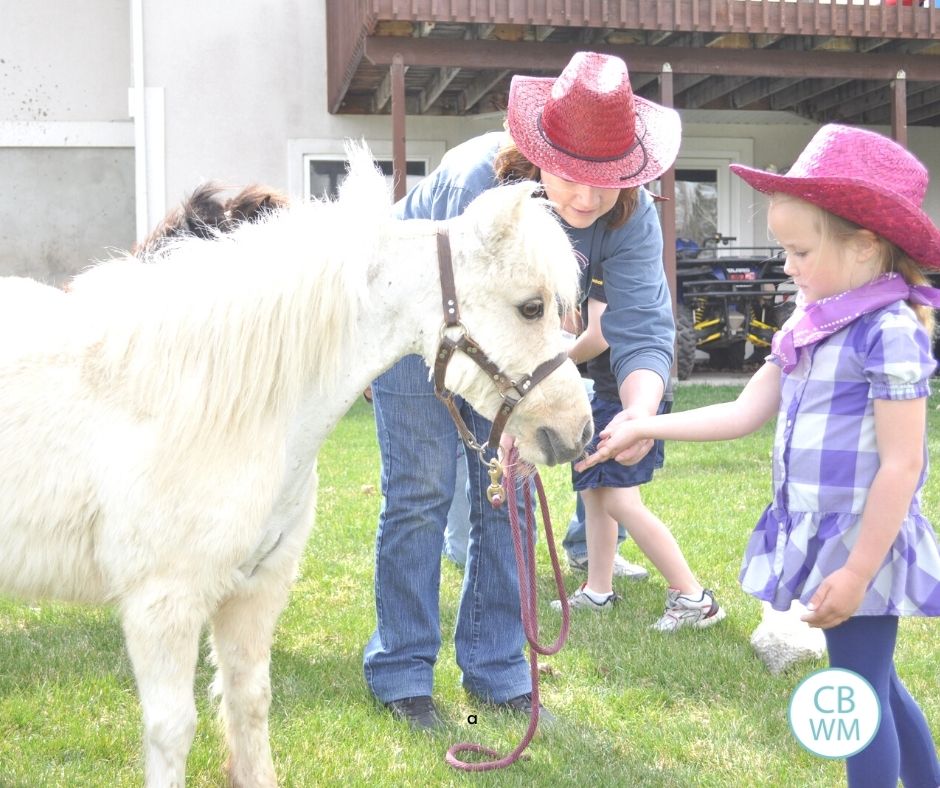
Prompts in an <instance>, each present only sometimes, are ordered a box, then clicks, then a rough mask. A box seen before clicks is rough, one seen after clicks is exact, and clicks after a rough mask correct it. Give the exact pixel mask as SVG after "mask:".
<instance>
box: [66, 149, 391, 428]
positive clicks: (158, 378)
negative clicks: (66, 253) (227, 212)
mask: <svg viewBox="0 0 940 788" xmlns="http://www.w3.org/2000/svg"><path fill="white" fill-rule="evenodd" d="M347 183H349V187H348V188H346V189H344V190H343V192H342V193H341V196H340V199H339V200H338V201H335V202H330V201H316V202H312V203H304V204H299V205H294V206H290V207H286V208H280V209H278V210H276V211H274V212H271V213H270V214H268V215H266V216H264V217H261V218H260V219H258V220H257V221H256V222H253V223H243V224H241V225H239V226H238V227H236V228H235V229H234V230H232V231H231V232H230V233H226V234H220V235H217V236H214V237H212V238H209V239H202V238H195V237H186V238H183V239H182V240H175V241H172V242H171V243H169V244H167V245H166V246H164V247H163V248H161V249H160V251H159V252H158V253H157V254H156V255H154V256H152V257H151V258H150V259H149V261H148V262H141V261H140V260H139V259H137V258H133V257H130V256H128V257H125V258H123V259H119V260H113V261H109V262H106V263H102V264H100V265H98V266H95V267H93V268H91V269H89V270H88V271H86V272H85V273H83V274H81V275H80V276H79V277H77V278H76V280H75V281H74V282H73V285H72V296H73V298H74V299H75V304H76V306H77V307H78V309H79V311H80V312H81V313H82V314H83V316H84V319H85V320H86V321H89V322H90V323H91V325H93V326H94V328H93V329H92V333H91V334H90V335H89V336H87V337H86V338H85V344H86V348H87V349H86V350H85V358H84V361H83V365H82V371H83V376H84V378H85V380H86V383H87V384H88V385H90V386H92V387H94V389H95V390H96V394H97V396H100V397H104V398H107V399H109V400H111V401H114V402H115V403H116V404H119V405H120V406H121V407H123V408H124V409H126V410H128V411H130V412H131V413H132V414H133V415H135V416H137V417H140V418H142V419H163V420H166V419H167V418H169V417H170V416H171V415H172V417H173V418H175V419H176V420H177V423H175V424H166V423H163V424H161V427H162V429H164V430H165V431H171V432H172V433H173V434H174V437H175V439H176V440H179V441H183V440H203V441H204V440H209V439H211V436H225V435H230V436H232V438H233V439H234V438H235V436H236V435H241V436H243V437H245V438H246V439H248V440H250V439H251V436H252V434H253V432H254V431H256V430H258V429H260V428H261V423H260V421H259V420H261V421H263V420H265V419H269V418H271V417H277V416H278V415H279V414H283V413H284V412H285V408H286V409H290V408H291V407H293V406H294V405H295V404H296V403H297V402H298V400H299V398H300V397H301V396H303V395H304V394H305V393H307V392H306V391H304V390H303V387H304V386H305V385H306V386H308V387H310V389H311V392H312V391H328V390H329V389H330V387H331V386H332V385H333V384H334V383H335V381H336V380H337V378H338V376H339V374H340V373H341V370H342V366H343V364H344V363H349V362H348V359H349V353H348V352H347V350H348V348H349V347H350V345H351V343H353V342H354V341H355V327H356V325H357V319H358V316H359V313H360V310H361V308H362V304H361V301H362V299H363V297H364V294H365V292H366V277H367V268H368V266H369V263H370V262H371V259H372V257H373V255H374V253H375V250H376V249H377V248H378V245H379V238H380V235H381V233H382V228H383V227H384V226H385V224H386V223H387V221H389V219H388V217H389V215H390V201H389V198H388V190H387V187H386V185H385V182H384V179H383V178H382V176H381V174H380V173H378V172H377V171H376V170H375V169H374V167H373V166H372V164H371V160H370V161H369V163H368V164H365V165H364V164H363V163H362V162H361V160H360V161H359V163H358V164H354V165H353V169H352V171H351V173H350V177H349V178H348V179H347ZM352 191H354V192H355V196H347V194H346V192H352ZM363 195H368V196H369V199H370V200H371V204H364V203H363ZM169 398H174V399H175V400H176V402H175V403H174V407H172V408H167V407H165V403H166V402H167V400H168V399H169ZM180 400H182V401H180ZM250 419H255V421H257V422H258V423H256V424H248V423H247V422H248V421H249V420H250ZM246 430H247V432H246Z"/></svg>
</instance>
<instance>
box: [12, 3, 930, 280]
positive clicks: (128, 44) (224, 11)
mask: <svg viewBox="0 0 940 788" xmlns="http://www.w3.org/2000/svg"><path fill="white" fill-rule="evenodd" d="M133 4H134V0H72V2H68V3H63V2H61V1H60V0H31V2H28V3H22V2H16V0H0V151H2V153H3V155H4V157H5V158H4V161H5V162H6V163H7V166H5V167H4V169H3V170H0V179H3V184H4V186H5V188H4V189H0V227H5V228H22V229H6V230H5V231H2V232H0V273H4V272H11V271H13V270H17V271H19V270H29V271H32V270H41V266H40V268H39V269H36V268H35V266H34V265H33V263H32V262H27V263H25V264H24V263H23V261H24V260H27V261H33V260H37V259H41V258H43V256H45V257H49V255H50V254H51V255H52V256H54V257H55V258H56V259H63V258H64V259H68V258H74V259H75V260H76V261H77V262H76V267H81V265H84V264H85V262H86V261H87V260H88V259H89V258H91V257H94V256H97V254H98V253H99V252H100V250H102V249H104V248H105V247H106V246H128V245H129V244H130V243H131V242H132V240H133V237H134V233H135V227H134V203H135V191H134V183H135V174H134V158H133V157H134V147H133V146H134V134H133V120H132V119H131V116H130V110H129V95H128V92H129V88H131V87H132V86H133V84H134V71H133V68H132V64H133V62H134V54H135V52H134V49H133V43H132V42H133V37H132V27H131V8H132V7H133ZM142 4H143V9H144V13H143V22H142V30H143V35H142V41H143V47H142V50H141V51H142V56H143V67H144V68H143V70H144V84H145V85H146V87H147V89H148V91H147V129H148V135H147V137H148V139H147V143H148V149H149V171H148V178H149V184H148V188H147V194H148V202H149V205H148V208H149V214H148V216H147V217H146V224H147V226H153V224H155V223H156V221H157V220H158V219H159V218H161V217H162V216H163V214H164V213H165V211H166V209H167V208H169V207H170V206H172V205H175V204H177V203H178V202H179V201H180V200H181V199H182V198H183V197H185V196H186V195H187V194H188V193H189V192H190V191H192V189H193V188H194V187H195V186H196V185H198V184H199V183H201V182H204V181H206V180H210V179H211V180H219V181H222V182H223V183H227V184H231V185H241V184H245V183H249V182H259V183H265V184H269V185H271V186H274V187H276V188H279V189H282V190H285V191H288V192H291V193H295V194H298V193H299V192H300V188H299V186H298V183H302V180H299V178H302V176H301V169H302V168H301V164H302V154H303V152H304V151H308V152H320V153H328V152H335V151H339V150H341V140H342V139H343V138H346V137H349V138H360V137H364V138H365V139H366V141H367V142H369V143H370V144H371V145H372V146H373V149H374V150H375V151H376V152H377V153H382V154H385V155H387V154H388V153H390V151H391V116H390V115H381V116H359V115H330V114H329V113H328V112H327V111H326V108H327V96H326V40H325V37H326V32H325V31H326V11H325V4H324V3H322V2H310V1H309V0H254V2H250V3H247V2H246V3H231V2H230V1H229V0H200V2H196V3H193V2H189V3H183V2H180V1H179V0H143V3H142ZM135 95H136V94H135ZM131 98H133V96H132V97H131ZM683 114H684V139H685V140H686V141H685V142H684V144H683V148H682V153H681V155H683V156H694V155H695V154H696V150H695V149H694V148H695V146H696V145H697V144H698V143H697V142H696V140H702V139H714V138H719V139H721V140H725V141H730V142H731V143H732V147H734V146H735V145H737V143H740V145H738V147H739V148H740V149H741V150H746V151H748V152H749V153H748V155H751V156H752V159H753V160H752V161H751V162H745V163H752V164H754V165H756V166H766V165H767V164H771V163H773V164H776V165H777V166H780V167H782V166H786V165H787V164H789V163H791V162H792V161H793V159H794V158H795V157H796V155H797V154H798V153H799V151H800V149H801V148H802V147H803V145H804V144H805V142H806V141H807V140H808V139H809V138H810V136H811V135H812V133H813V132H814V131H815V128H816V127H815V126H814V125H813V124H807V123H804V122H801V121H799V120H798V119H793V118H791V117H789V116H783V115H778V116H773V115H771V114H770V113H758V114H757V115H755V114H753V113H719V112H698V113H695V112H693V113H683ZM755 119H759V120H760V123H759V124H755V123H754V120H755ZM500 125H501V119H500V118H498V117H492V116H490V117H485V118H479V119H477V118H439V117H409V118H408V119H407V122H406V136H407V141H408V153H409V155H415V154H418V155H420V156H422V157H427V158H428V159H429V164H430V165H431V166H432V167H433V166H434V165H435V164H436V163H437V160H438V158H439V156H440V155H441V154H442V153H443V152H444V151H445V150H446V149H448V148H450V147H452V146H453V145H456V144H457V143H459V142H461V141H463V140H464V139H467V138H468V137H471V136H473V135H475V134H478V133H481V132H483V131H487V130H490V129H493V128H499V127H500ZM879 130H880V131H884V132H887V131H888V130H887V129H879ZM937 135H938V132H937V131H936V130H934V129H911V130H910V146H911V148H912V150H913V151H914V152H915V153H916V154H917V155H918V156H919V157H920V158H921V159H922V160H923V161H924V162H925V163H926V164H927V165H928V167H930V169H931V170H932V171H933V172H935V173H940V145H936V140H937ZM735 141H737V143H735ZM35 149H42V150H43V152H42V153H41V154H37V152H36V150H35ZM31 168H32V169H31ZM136 188H137V189H138V190H139V189H140V188H141V185H140V184H139V183H138V184H137V187H136ZM14 193H16V194H19V195H27V196H28V199H14V198H13V197H12V196H11V195H12V194H14ZM153 195H156V197H155V198H154V197H153ZM53 204H54V205H55V206H56V209H57V210H46V208H48V207H49V206H52V205H53ZM106 204H107V205H108V206H109V210H101V207H102V206H104V205H106ZM141 204H143V201H141ZM63 206H68V209H67V210H68V211H71V212H73V213H79V212H80V213H81V221H79V222H78V223H77V224H75V225H74V226H75V227H84V228H85V230H84V236H85V237H84V239H79V238H78V237H76V235H75V233H74V232H70V231H68V230H67V228H66V227H64V225H63V224H62V223H61V221H59V222H57V221H54V217H55V216H59V217H62V216H64V215H65V213H64V212H63V211H62V210H58V209H60V208H62V207H63ZM111 207H115V210H110V208H111ZM117 207H120V210H118V209H117ZM927 208H928V211H929V212H930V213H931V214H932V215H933V216H934V217H936V218H938V219H940V182H938V180H937V179H935V183H934V184H933V185H932V187H931V190H930V193H929V195H928V201H927ZM735 210H736V211H737V212H738V214H739V215H738V216H737V218H736V219H735V222H736V223H737V224H738V225H739V226H741V229H740V230H739V234H740V235H742V236H744V237H745V238H747V237H748V236H751V238H752V239H753V242H754V243H760V242H761V240H762V239H763V238H764V237H765V235H764V232H765V231H764V223H765V218H764V207H763V201H762V200H760V199H759V198H755V197H754V196H753V195H752V194H751V193H750V192H749V190H747V189H744V190H743V191H742V192H741V194H740V197H739V199H738V201H737V207H736V209H735ZM722 229H723V228H722ZM723 231H725V232H726V230H724V229H723ZM24 233H25V236H24V235H23V234H24ZM66 237H68V238H69V241H68V245H67V246H66V244H65V243H64V242H60V243H59V245H58V247H56V245H55V241H54V240H53V241H49V239H50V238H51V239H56V238H60V239H63V240H64V239H65V238H66ZM40 238H42V242H41V243H42V244H44V245H42V246H41V244H40V240H39V239H40ZM50 259H51V258H50ZM24 265H25V268H24ZM54 276H55V277H58V276H59V274H58V273H55V274H54Z"/></svg>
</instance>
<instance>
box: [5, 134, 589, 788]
mask: <svg viewBox="0 0 940 788" xmlns="http://www.w3.org/2000/svg"><path fill="white" fill-rule="evenodd" d="M350 157H351V159H352V161H353V164H352V167H351V173H350V177H349V178H348V179H347V181H346V183H345V184H344V189H343V193H342V196H341V197H340V199H339V200H338V201H337V202H323V203H313V204H306V205H301V206H296V207H294V208H289V209H282V210H279V211H276V212H274V213H273V214H272V215H271V216H270V217H269V218H268V219H266V220H262V221H260V222H259V223H257V224H247V223H246V224H243V225H241V226H240V227H238V228H236V229H235V230H233V231H232V233H231V234H226V235H220V236H219V237H217V238H215V239H210V240H202V239H189V240H183V241H179V242H174V243H173V244H171V245H169V246H168V247H166V248H165V249H163V250H162V251H160V252H159V253H158V254H157V255H156V257H155V258H154V259H153V260H151V261H149V262H147V263H142V262H140V261H138V260H136V259H134V258H131V257H128V258H125V259H120V260H114V261H110V262H106V263H102V264H99V265H97V266H95V267H93V268H91V269H89V270H88V271H86V272H85V273H83V274H81V275H80V276H78V277H77V278H76V279H75V281H74V282H73V284H72V286H71V292H69V293H62V292H59V291H55V290H53V289H52V288H48V287H45V286H42V285H39V284H37V283H35V282H30V281H26V280H22V279H5V280H0V331H2V334H0V335H2V336H3V337H4V340H3V343H2V348H3V349H2V350H0V589H2V590H3V591H5V592H7V593H10V594H13V595H16V596H20V597H24V598H36V597H51V598H58V599H65V600H72V601H78V602H88V603H113V604H115V605H116V606H117V607H118V608H119V611H120V616H121V621H122V625H123V629H124V634H125V639H126V642H127V649H128V653H129V655H130V659H131V662H132V664H133V668H134V674H135V677H136V681H137V686H138V691H139V695H140V701H141V705H142V709H143V720H144V729H145V730H144V748H145V754H146V766H145V770H146V778H147V784H148V785H149V786H181V785H183V784H184V782H185V767H186V757H187V754H188V752H189V748H190V745H191V742H192V738H193V734H194V730H195V725H196V708H195V703H194V699H193V680H194V672H195V667H196V661H197V655H198V650H199V640H200V633H201V630H202V628H203V627H204V625H205V624H206V623H207V622H209V624H210V626H211V636H212V644H213V651H214V658H215V660H216V663H217V665H218V675H217V678H216V684H217V687H218V688H220V689H221V696H222V716H223V717H224V720H225V729H226V739H227V743H228V747H229V751H230V760H229V776H230V779H231V781H232V782H233V783H234V784H236V785H241V786H271V785H275V784H276V778H275V773H274V767H273V764H272V760H271V751H270V745H269V741H268V722H267V718H268V708H269V705H270V680H269V661H270V648H271V640H272V635H273V630H274V626H275V622H276V620H277V618H278V615H279V614H280V612H281V610H282V609H283V607H284V605H285V604H286V601H287V597H288V591H289V587H290V585H291V582H292V580H293V578H294V574H295V572H296V569H297V566H298V562H299V558H300V555H301V552H302V550H303V546H304V543H305V541H306V539H307V535H308V533H309V532H310V529H311V527H312V525H313V516H314V508H315V489H316V473H315V464H316V456H317V452H318V450H319V448H320V446H321V445H322V443H323V441H324V439H325V438H326V436H327V435H328V433H329V432H330V431H331V430H332V428H333V427H334V426H335V424H336V423H337V421H338V420H339V419H340V417H341V416H342V415H343V414H344V413H345V412H346V410H347V409H348V408H349V406H350V405H351V403H352V402H353V401H354V400H355V399H356V398H357V397H358V396H359V395H360V393H361V392H362V390H363V389H364V388H365V387H366V385H367V384H368V383H369V382H370V381H371V380H372V379H373V378H375V376H376V375H377V374H379V373H380V372H382V371H383V370H385V369H386V368H388V367H389V366H390V365H391V364H392V363H394V362H395V361H396V360H397V359H399V358H401V357H402V356H404V355H406V354H409V353H420V354H421V355H422V356H423V357H424V358H425V360H427V361H428V363H429V364H430V363H432V362H433V358H434V353H435V349H436V347H437V345H438V341H439V338H440V334H441V333H442V331H441V326H442V321H443V308H442V304H441V295H440V288H441V285H440V281H439V277H438V269H437V250H436V225H435V224H434V223H432V222H423V221H411V222H398V221H393V220H391V219H389V218H388V217H389V215H390V201H389V198H388V190H387V187H386V186H385V183H384V180H383V178H382V176H381V175H380V174H379V173H378V172H377V170H376V169H375V167H374V164H373V163H372V161H371V158H370V156H369V154H368V151H366V150H364V149H353V150H350ZM534 188H535V187H534V185H533V184H531V183H527V184H519V185H512V186H507V187H504V188H499V189H493V190H491V191H489V192H487V193H486V194H485V195H483V196H482V197H480V198H479V199H478V200H477V201H475V202H474V203H473V204H472V205H471V206H470V207H469V208H468V209H467V211H466V213H465V214H464V215H463V216H461V217H460V218H457V219H454V220H452V221H450V222H448V223H447V226H448V228H449V232H450V237H451V244H452V251H453V265H454V272H455V281H456V292H457V295H458V300H459V308H460V313H461V318H462V324H463V326H465V327H466V330H467V331H468V332H469V333H470V334H471V335H472V336H473V338H474V339H475V340H476V341H477V342H478V343H479V344H480V345H481V346H482V348H483V349H484V350H485V352H486V353H487V354H488V355H489V357H490V359H491V360H492V361H493V362H494V364H496V365H497V366H498V367H500V368H501V369H502V370H504V371H505V372H506V373H507V375H508V376H510V377H514V378H516V379H518V378H520V377H522V376H523V375H525V374H527V373H530V372H531V371H532V370H533V369H534V368H535V367H536V366H537V365H539V364H540V363H542V362H544V361H546V360H547V359H550V358H552V357H553V356H555V355H556V354H558V353H559V352H560V351H561V350H562V339H561V331H560V325H559V315H558V310H556V308H555V307H556V302H557V303H558V304H560V305H561V307H562V308H564V307H566V306H567V305H570V304H571V303H573V300H574V299H575V297H576V289H577V280H578V267H577V263H576V261H575V257H574V255H573V252H572V249H571V246H570V244H569V242H568V240H567V237H566V235H565V233H564V231H563V230H562V229H561V227H560V226H559V224H558V223H557V221H556V219H555V218H554V217H553V215H552V214H551V211H550V209H549V207H548V205H547V204H546V203H545V201H544V200H539V199H533V196H532V195H533V189H534ZM537 305H542V306H544V309H539V308H536V306H537ZM452 332H453V329H448V330H447V332H444V333H448V334H450V333H452ZM446 385H447V388H449V389H450V390H452V391H453V392H456V393H457V394H460V395H461V396H463V397H466V398H467V399H468V400H469V401H470V402H471V403H472V404H473V405H474V407H475V408H477V410H479V411H480V412H481V413H482V414H483V415H485V416H487V417H489V418H493V417H494V416H495V415H496V412H497V408H498V407H499V405H500V402H501V400H500V397H499V395H498V394H497V392H496V389H495V387H494V386H493V384H492V382H491V381H490V380H489V379H488V377H487V376H486V374H485V373H484V372H483V371H482V370H481V369H480V367H478V366H477V365H475V364H473V363H472V362H471V361H469V360H468V358H467V357H466V356H464V355H463V354H462V353H457V355H456V356H455V357H454V360H453V363H451V364H450V366H449V367H448V369H447V377H446ZM509 430H510V431H511V432H512V433H513V434H514V435H515V436H516V437H517V441H516V445H517V446H518V448H519V451H520V453H521V455H522V457H523V458H524V459H528V460H529V461H531V462H533V463H546V462H547V463H555V462H564V461H568V460H570V459H572V458H574V457H575V456H576V455H578V454H579V453H580V452H581V451H582V449H583V446H584V443H585V441H586V440H587V438H588V437H589V436H590V432H591V428H590V409H589V406H588V403H587V399H586V397H585V394H584V390H583V386H582V384H581V379H580V377H579V376H578V373H577V371H576V369H575V367H574V365H573V364H571V363H570V362H565V363H564V364H563V365H562V366H560V367H558V368H557V369H556V370H555V371H554V372H552V373H551V374H550V375H549V376H548V377H547V378H546V379H545V380H544V381H543V382H541V383H540V384H538V385H537V386H536V387H535V388H534V389H533V391H532V392H531V394H530V395H529V396H527V397H525V398H524V399H523V400H522V401H521V402H520V404H519V405H518V407H517V408H516V409H515V411H514V412H513V415H512V417H511V420H510V422H509Z"/></svg>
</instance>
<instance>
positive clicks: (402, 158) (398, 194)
mask: <svg viewBox="0 0 940 788" xmlns="http://www.w3.org/2000/svg"><path fill="white" fill-rule="evenodd" d="M407 161H408V159H407V157H406V155H405V65H404V61H403V59H402V57H401V55H395V56H394V58H393V60H392V187H393V189H394V194H395V202H398V200H400V199H401V198H402V197H404V196H405V191H406V189H407V169H408V167H407Z"/></svg>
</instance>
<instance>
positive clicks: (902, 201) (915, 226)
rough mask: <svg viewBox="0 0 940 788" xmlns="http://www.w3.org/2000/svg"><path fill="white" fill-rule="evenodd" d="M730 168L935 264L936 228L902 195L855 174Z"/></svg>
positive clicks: (938, 249) (938, 256) (938, 260)
mask: <svg viewBox="0 0 940 788" xmlns="http://www.w3.org/2000/svg"><path fill="white" fill-rule="evenodd" d="M730 169H731V171H732V172H733V173H734V174H735V175H737V176H739V177H740V178H741V179H742V180H743V181H744V182H745V183H747V184H748V185H750V186H752V187H753V188H755V189H757V191H759V192H763V193H764V194H773V193H775V192H781V193H783V194H789V195H791V196H793V197H797V198H799V199H801V200H805V201H806V202H809V203H812V204H813V205H817V206H819V207H820V208H822V209H823V210H825V211H829V213H833V214H835V215H836V216H841V217H842V218H843V219H848V220H849V221H850V222H854V223H855V224H857V225H858V226H859V227H864V228H865V229H866V230H871V231H872V232H873V233H875V234H876V235H880V236H881V237H882V238H885V239H887V240H889V241H891V243H893V244H894V245H895V246H897V247H898V248H899V249H902V250H903V251H904V252H906V253H907V254H908V256H910V258H911V259H912V260H914V261H915V262H917V263H920V264H921V265H922V266H924V267H927V268H940V230H938V229H937V227H936V226H935V225H934V223H933V222H932V221H931V220H930V217H929V216H927V214H926V213H924V211H923V210H922V209H921V208H920V207H919V206H917V205H915V204H914V203H912V202H911V201H910V200H908V199H906V198H905V197H904V196H903V195H900V194H897V193H896V192H888V191H887V190H886V189H884V190H883V189H879V188H877V187H876V186H873V185H872V184H871V183H868V182H865V181H860V180H858V179H856V178H836V177H789V176H787V175H778V174H775V173H771V172H766V171H764V170H757V169H754V168H753V167H745V166H744V165H743V164H732V165H731V166H730Z"/></svg>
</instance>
